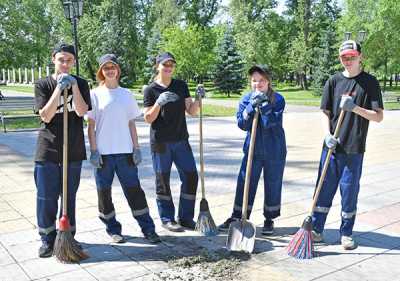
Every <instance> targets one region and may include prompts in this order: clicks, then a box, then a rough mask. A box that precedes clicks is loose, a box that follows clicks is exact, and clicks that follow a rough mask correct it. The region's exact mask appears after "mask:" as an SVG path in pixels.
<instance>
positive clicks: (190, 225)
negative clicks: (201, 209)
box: [178, 220, 196, 230]
mask: <svg viewBox="0 0 400 281" xmlns="http://www.w3.org/2000/svg"><path fill="white" fill-rule="evenodd" d="M178 223H179V224H180V225H181V226H182V227H183V228H187V229H189V230H194V229H195V227H196V223H195V222H194V221H193V220H191V221H182V220H178Z"/></svg>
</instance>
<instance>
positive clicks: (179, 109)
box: [143, 52, 199, 232]
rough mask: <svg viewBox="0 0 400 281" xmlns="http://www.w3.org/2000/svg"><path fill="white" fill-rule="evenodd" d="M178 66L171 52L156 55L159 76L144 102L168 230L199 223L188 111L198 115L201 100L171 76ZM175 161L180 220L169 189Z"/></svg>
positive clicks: (159, 203) (162, 215)
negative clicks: (179, 181)
mask: <svg viewBox="0 0 400 281" xmlns="http://www.w3.org/2000/svg"><path fill="white" fill-rule="evenodd" d="M175 66H176V60H175V58H174V56H173V55H172V54H171V53H168V52H165V53H161V54H160V55H158V56H157V57H156V64H155V70H156V75H155V78H154V80H153V82H152V83H151V84H150V85H149V86H148V87H146V88H145V90H144V97H143V105H144V120H145V121H146V122H147V123H149V124H151V126H150V145H151V155H152V160H153V169H154V172H155V174H156V182H155V183H156V194H157V199H156V200H157V206H158V211H159V214H160V218H161V222H162V226H163V227H164V228H165V229H167V230H169V231H173V232H181V231H184V228H186V229H190V230H194V228H195V225H196V223H195V222H194V221H193V217H194V207H195V201H196V191H197V183H198V174H197V168H196V162H195V160H194V157H193V152H192V149H191V147H190V144H189V133H188V130H187V125H186V116H185V114H186V113H188V114H189V115H196V114H197V112H198V110H199V101H198V96H196V99H195V101H193V100H192V98H191V97H190V94H189V88H188V85H187V84H186V82H184V81H182V80H179V79H174V78H173V77H172V76H173V73H174V70H175ZM172 163H175V165H176V167H177V170H178V173H179V178H180V180H181V190H180V198H179V211H178V222H177V221H176V220H175V207H174V203H173V200H172V194H171V188H170V173H171V167H172Z"/></svg>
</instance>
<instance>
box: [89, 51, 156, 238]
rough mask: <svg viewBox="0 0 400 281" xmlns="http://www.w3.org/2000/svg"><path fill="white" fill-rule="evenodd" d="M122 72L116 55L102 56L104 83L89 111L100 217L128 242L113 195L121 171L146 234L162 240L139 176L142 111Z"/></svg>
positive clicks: (99, 73)
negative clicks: (123, 84)
mask: <svg viewBox="0 0 400 281" xmlns="http://www.w3.org/2000/svg"><path fill="white" fill-rule="evenodd" d="M120 75H121V69H120V67H119V65H118V61H117V57H116V56H115V55H113V54H106V55H104V56H102V57H101V58H100V59H99V69H98V71H97V80H98V81H99V84H100V85H99V87H97V88H95V89H94V90H93V91H92V92H91V100H92V106H93V109H92V110H91V111H89V112H88V117H89V128H88V135H89V142H90V151H91V155H90V162H91V163H92V165H93V166H94V167H95V171H94V173H95V178H96V186H97V195H98V201H99V206H98V207H99V218H100V220H101V221H102V222H103V223H104V224H105V225H106V231H107V233H108V234H109V235H110V236H111V238H112V241H113V242H115V243H123V242H125V239H124V237H123V236H122V234H121V230H122V226H121V224H120V223H119V222H118V221H117V219H116V215H115V209H114V204H113V202H112V196H111V185H112V182H113V179H114V174H117V176H118V179H119V181H120V183H121V186H122V189H123V191H124V194H125V197H126V199H127V200H128V204H129V207H130V208H131V211H132V215H133V217H134V218H135V219H136V220H137V222H138V223H139V225H140V227H141V229H142V232H143V235H144V237H145V238H146V239H147V240H148V241H150V242H151V243H159V242H161V240H160V237H159V236H158V235H157V234H156V232H155V226H154V222H153V220H152V218H151V217H150V214H149V208H148V205H147V201H146V196H145V194H144V191H143V189H142V188H141V187H140V182H139V177H138V165H139V164H140V162H141V161H142V156H141V151H140V147H139V142H138V135H137V131H136V125H135V119H136V118H137V117H139V116H140V115H141V112H140V110H139V106H138V104H137V102H136V100H135V98H134V96H133V94H132V93H131V92H130V91H129V90H128V89H125V88H122V87H120V86H119V78H120Z"/></svg>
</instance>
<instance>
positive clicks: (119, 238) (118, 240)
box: [111, 234, 126, 244]
mask: <svg viewBox="0 0 400 281" xmlns="http://www.w3.org/2000/svg"><path fill="white" fill-rule="evenodd" d="M111 240H112V242H113V243H118V244H122V243H125V242H126V241H125V238H124V236H122V235H121V234H112V235H111Z"/></svg>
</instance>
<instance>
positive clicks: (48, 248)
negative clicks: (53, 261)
mask: <svg viewBox="0 0 400 281" xmlns="http://www.w3.org/2000/svg"><path fill="white" fill-rule="evenodd" d="M52 255H53V245H52V244H49V243H47V242H42V246H40V248H39V257H40V258H49V257H51V256H52Z"/></svg>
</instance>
